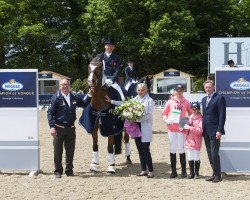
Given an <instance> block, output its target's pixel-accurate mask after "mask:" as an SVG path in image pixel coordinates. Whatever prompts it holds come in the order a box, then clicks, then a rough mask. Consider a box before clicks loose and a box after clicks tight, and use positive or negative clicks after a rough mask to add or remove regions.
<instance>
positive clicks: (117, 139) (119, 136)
mask: <svg viewBox="0 0 250 200" xmlns="http://www.w3.org/2000/svg"><path fill="white" fill-rule="evenodd" d="M121 153H122V131H121V132H120V133H119V134H117V135H115V154H116V155H117V154H121Z"/></svg>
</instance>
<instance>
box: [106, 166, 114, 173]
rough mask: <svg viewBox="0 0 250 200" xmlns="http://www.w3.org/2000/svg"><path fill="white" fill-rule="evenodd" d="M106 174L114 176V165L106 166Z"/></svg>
mask: <svg viewBox="0 0 250 200" xmlns="http://www.w3.org/2000/svg"><path fill="white" fill-rule="evenodd" d="M107 173H109V174H115V166H114V165H110V166H108V171H107Z"/></svg>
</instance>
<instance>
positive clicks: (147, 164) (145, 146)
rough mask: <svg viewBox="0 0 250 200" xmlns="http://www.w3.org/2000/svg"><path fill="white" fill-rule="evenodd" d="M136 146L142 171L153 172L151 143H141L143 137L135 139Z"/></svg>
mask: <svg viewBox="0 0 250 200" xmlns="http://www.w3.org/2000/svg"><path fill="white" fill-rule="evenodd" d="M135 144H136V147H137V150H138V152H139V157H140V163H141V170H142V171H146V170H147V169H148V171H149V172H152V171H153V163H152V157H151V153H150V148H149V147H150V142H141V137H136V138H135Z"/></svg>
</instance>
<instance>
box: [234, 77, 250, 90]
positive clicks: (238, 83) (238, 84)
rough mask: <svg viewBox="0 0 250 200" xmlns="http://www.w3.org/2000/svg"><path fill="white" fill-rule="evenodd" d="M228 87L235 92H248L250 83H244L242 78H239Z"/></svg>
mask: <svg viewBox="0 0 250 200" xmlns="http://www.w3.org/2000/svg"><path fill="white" fill-rule="evenodd" d="M230 87H231V88H232V89H235V90H241V91H242V90H249V89H250V82H248V81H246V80H245V79H244V78H239V80H238V81H234V82H232V83H231V84H230Z"/></svg>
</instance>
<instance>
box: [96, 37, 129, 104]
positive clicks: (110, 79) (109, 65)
mask: <svg viewBox="0 0 250 200" xmlns="http://www.w3.org/2000/svg"><path fill="white" fill-rule="evenodd" d="M104 48H105V52H104V53H101V54H98V55H97V57H100V58H101V61H102V62H103V67H104V80H105V84H106V85H107V86H108V87H110V86H112V87H113V88H114V89H116V90H117V91H118V92H119V94H120V96H121V99H122V100H124V99H125V98H124V95H123V92H122V89H121V87H120V86H119V85H118V84H117V82H118V75H119V70H120V64H121V61H120V56H119V55H117V54H115V53H113V51H114V50H115V48H116V43H115V41H114V39H107V40H105V42H104Z"/></svg>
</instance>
